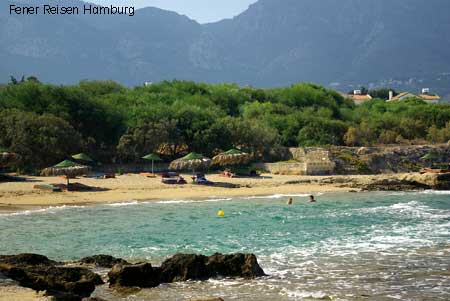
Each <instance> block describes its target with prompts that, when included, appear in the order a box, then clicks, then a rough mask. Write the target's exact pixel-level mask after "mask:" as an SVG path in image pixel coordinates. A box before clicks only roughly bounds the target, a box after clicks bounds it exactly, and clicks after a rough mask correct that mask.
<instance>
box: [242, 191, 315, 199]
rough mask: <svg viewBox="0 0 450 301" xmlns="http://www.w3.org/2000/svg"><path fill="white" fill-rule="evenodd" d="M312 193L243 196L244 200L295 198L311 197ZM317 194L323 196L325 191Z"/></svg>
mask: <svg viewBox="0 0 450 301" xmlns="http://www.w3.org/2000/svg"><path fill="white" fill-rule="evenodd" d="M310 195H311V194H310V193H291V194H272V195H261V196H248V197H243V198H242V199H244V200H253V199H282V198H289V197H291V198H295V197H299V198H301V197H309V196H310ZM315 195H318V196H321V195H323V193H321V192H319V193H316V194H315Z"/></svg>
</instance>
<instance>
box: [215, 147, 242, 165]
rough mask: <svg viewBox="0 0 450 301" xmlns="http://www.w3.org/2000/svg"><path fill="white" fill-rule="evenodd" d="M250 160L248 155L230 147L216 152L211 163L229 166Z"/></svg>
mask: <svg viewBox="0 0 450 301" xmlns="http://www.w3.org/2000/svg"><path fill="white" fill-rule="evenodd" d="M248 161H250V155H249V154H247V153H245V152H243V151H240V150H238V149H235V148H232V149H230V150H229V151H226V152H224V153H221V154H218V155H217V156H215V157H214V158H213V160H212V164H213V165H221V166H229V165H240V164H246V163H248Z"/></svg>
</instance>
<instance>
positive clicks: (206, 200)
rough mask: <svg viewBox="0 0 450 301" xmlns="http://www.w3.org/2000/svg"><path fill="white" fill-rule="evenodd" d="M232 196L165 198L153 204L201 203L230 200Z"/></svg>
mask: <svg viewBox="0 0 450 301" xmlns="http://www.w3.org/2000/svg"><path fill="white" fill-rule="evenodd" d="M232 200H233V199H232V198H217V199H203V200H165V201H157V202H155V204H191V203H202V202H222V201H232Z"/></svg>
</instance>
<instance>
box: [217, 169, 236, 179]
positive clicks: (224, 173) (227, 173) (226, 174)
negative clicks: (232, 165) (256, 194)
mask: <svg viewBox="0 0 450 301" xmlns="http://www.w3.org/2000/svg"><path fill="white" fill-rule="evenodd" d="M219 176H220V177H226V178H235V177H236V174H234V173H232V172H231V171H228V170H224V171H222V172H221V173H220V174H219Z"/></svg>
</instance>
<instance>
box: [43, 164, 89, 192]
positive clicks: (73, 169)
mask: <svg viewBox="0 0 450 301" xmlns="http://www.w3.org/2000/svg"><path fill="white" fill-rule="evenodd" d="M89 170H90V167H89V166H84V165H80V164H77V163H75V162H72V161H70V160H64V161H62V162H61V163H58V164H56V165H55V166H52V167H49V168H46V169H44V170H42V171H41V176H45V177H49V176H66V179H67V188H69V178H73V177H76V176H81V175H85V174H87V173H89Z"/></svg>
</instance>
